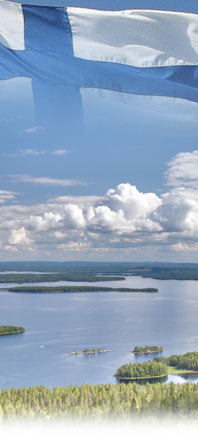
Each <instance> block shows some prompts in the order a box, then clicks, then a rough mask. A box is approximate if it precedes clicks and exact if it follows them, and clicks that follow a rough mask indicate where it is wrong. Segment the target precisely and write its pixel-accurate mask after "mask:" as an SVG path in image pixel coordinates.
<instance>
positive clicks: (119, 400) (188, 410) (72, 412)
mask: <svg viewBox="0 0 198 435" xmlns="http://www.w3.org/2000/svg"><path fill="white" fill-rule="evenodd" d="M162 414H165V415H168V416H171V415H173V416H174V415H177V414H178V415H181V416H183V417H185V416H193V417H194V416H198V384H190V383H186V384H182V385H181V384H173V383H170V384H168V385H162V384H160V383H157V384H148V383H147V384H146V385H144V386H140V385H137V384H136V383H129V384H127V385H126V384H123V383H122V384H119V385H110V384H106V385H82V386H81V387H77V386H71V387H56V388H54V390H53V391H52V390H51V389H48V388H46V387H44V386H38V387H30V388H19V389H14V388H11V389H10V390H5V391H0V419H1V421H6V420H14V419H21V418H22V419H23V418H26V417H28V418H30V419H34V418H39V417H42V418H44V419H48V420H49V419H53V418H59V419H60V418H67V417H72V416H73V417H75V418H84V417H88V418H96V417H97V418H98V417H101V418H104V417H110V416H113V417H114V418H115V417H132V418H133V417H134V418H135V417H136V416H141V415H142V416H147V415H151V416H156V417H157V416H161V415H162Z"/></svg>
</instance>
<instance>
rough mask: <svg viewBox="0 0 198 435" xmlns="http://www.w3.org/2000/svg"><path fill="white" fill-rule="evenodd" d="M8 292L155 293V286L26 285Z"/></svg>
mask: <svg viewBox="0 0 198 435" xmlns="http://www.w3.org/2000/svg"><path fill="white" fill-rule="evenodd" d="M2 290H4V291H5V290H7V291H8V292H16V293H17V292H20V293H22V292H25V293H80V292H123V293H124V292H128V293H157V292H158V289H156V288H125V287H123V288H120V287H119V288H113V287H99V286H98V287H96V286H54V287H46V286H27V287H25V286H24V287H11V288H8V289H6V288H5V289H2Z"/></svg>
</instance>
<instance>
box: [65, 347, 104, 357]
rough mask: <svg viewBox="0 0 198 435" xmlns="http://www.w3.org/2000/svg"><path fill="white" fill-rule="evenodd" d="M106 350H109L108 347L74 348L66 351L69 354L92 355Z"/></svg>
mask: <svg viewBox="0 0 198 435" xmlns="http://www.w3.org/2000/svg"><path fill="white" fill-rule="evenodd" d="M106 352H110V350H109V349H88V348H86V349H84V350H82V351H80V350H74V351H72V352H68V353H69V355H79V354H84V355H91V354H92V355H93V354H96V353H106Z"/></svg>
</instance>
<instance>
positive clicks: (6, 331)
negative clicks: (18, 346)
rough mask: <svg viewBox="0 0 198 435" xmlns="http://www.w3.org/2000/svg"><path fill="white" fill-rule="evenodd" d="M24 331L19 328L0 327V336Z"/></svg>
mask: <svg viewBox="0 0 198 435" xmlns="http://www.w3.org/2000/svg"><path fill="white" fill-rule="evenodd" d="M22 332H25V329H24V328H22V327H21V326H9V325H0V335H12V334H21V333H22Z"/></svg>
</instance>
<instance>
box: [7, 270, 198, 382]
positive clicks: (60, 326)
mask: <svg viewBox="0 0 198 435" xmlns="http://www.w3.org/2000/svg"><path fill="white" fill-rule="evenodd" d="M61 284H62V285H65V284H69V285H81V284H82V285H86V286H88V285H89V286H93V285H94V286H95V285H97V286H101V287H103V286H110V287H120V286H122V287H123V286H125V287H131V288H143V287H155V288H158V289H159V293H153V294H148V293H143V294H140V293H131V294H130V293H121V292H119V293H117V292H112V293H106V292H102V293H77V294H74V293H72V294H68V293H58V294H49V293H47V294H38V293H37V294H32V293H29V294H24V293H18V294H17V293H11V292H10V293H9V292H6V291H1V292H0V324H11V325H19V326H23V327H24V328H25V329H26V330H27V332H26V333H25V334H21V335H13V336H5V337H0V346H1V358H0V388H8V387H20V386H29V385H40V384H42V385H46V386H49V387H53V386H55V385H81V384H83V383H88V384H99V383H107V382H108V383H116V379H115V378H114V376H113V375H114V373H115V371H116V369H117V368H118V367H120V366H121V365H122V364H125V363H128V362H137V361H146V360H149V359H152V356H151V355H149V356H135V355H134V354H133V353H131V350H132V349H133V348H134V346H136V345H146V344H148V345H160V346H161V345H162V346H163V347H164V348H165V352H164V353H163V355H164V356H166V355H167V356H168V355H171V354H173V353H179V354H180V353H185V352H188V351H198V282H197V281H160V280H154V279H147V278H140V277H126V280H125V281H122V282H119V281H110V282H108V283H107V282H98V283H94V284H93V283H86V282H84V283H79V282H77V283H75V282H73V283H71V282H69V283H66V282H62V283H61V282H59V283H51V285H52V286H54V285H61ZM16 285H17V284H16ZM26 285H27V284H26ZM30 285H31V284H30ZM34 285H35V286H37V285H39V284H34ZM42 285H45V283H42ZM46 285H47V286H49V285H50V283H46ZM12 286H13V284H11V285H5V284H4V285H3V284H1V285H0V288H5V287H7V288H8V287H12ZM86 347H90V348H93V347H94V348H99V347H100V348H108V349H109V350H110V352H109V353H105V354H96V355H82V354H81V355H69V354H68V353H67V352H71V351H73V350H82V349H84V348H86ZM170 381H174V382H186V381H190V382H195V381H197V377H196V378H195V377H192V376H191V377H190V378H182V377H181V376H169V378H168V380H167V381H166V382H170Z"/></svg>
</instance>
